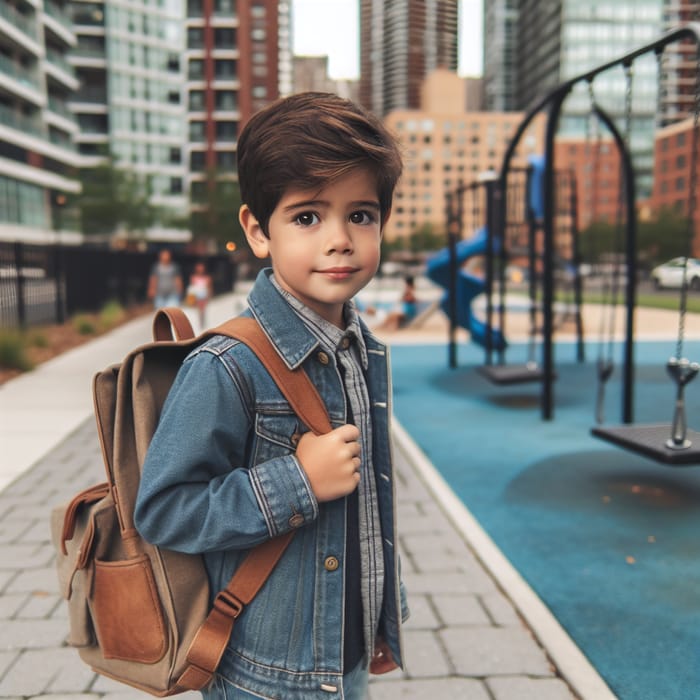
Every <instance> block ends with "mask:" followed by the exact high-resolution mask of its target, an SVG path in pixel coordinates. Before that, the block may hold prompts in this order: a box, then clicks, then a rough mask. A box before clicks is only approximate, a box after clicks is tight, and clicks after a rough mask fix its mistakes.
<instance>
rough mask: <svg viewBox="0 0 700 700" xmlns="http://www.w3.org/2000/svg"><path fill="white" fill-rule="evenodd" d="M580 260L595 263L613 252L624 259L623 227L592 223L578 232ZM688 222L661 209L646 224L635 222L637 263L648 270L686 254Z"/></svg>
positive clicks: (669, 210)
mask: <svg viewBox="0 0 700 700" xmlns="http://www.w3.org/2000/svg"><path fill="white" fill-rule="evenodd" d="M580 235H581V238H580V247H581V252H582V256H583V259H584V260H586V261H587V262H591V263H595V262H598V261H600V260H601V258H605V257H609V256H610V254H611V253H613V252H615V251H616V252H617V253H618V254H619V255H624V251H625V225H624V223H623V224H622V226H617V225H616V224H609V223H605V222H595V223H593V224H591V225H590V226H589V227H588V228H586V229H585V230H584V231H582V232H581V234H580ZM687 237H688V220H687V219H686V218H685V217H684V216H681V215H680V214H678V213H677V212H675V211H673V210H671V209H662V210H661V211H659V212H657V213H656V216H655V217H654V218H653V219H650V220H649V221H638V222H637V259H638V260H639V261H640V262H641V263H643V264H645V265H646V266H647V267H649V268H651V267H653V266H654V265H656V264H658V263H661V262H664V261H666V260H668V259H670V258H675V257H677V256H680V255H685V254H686V253H687V252H688V238H687Z"/></svg>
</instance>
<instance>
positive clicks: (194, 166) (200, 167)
mask: <svg viewBox="0 0 700 700" xmlns="http://www.w3.org/2000/svg"><path fill="white" fill-rule="evenodd" d="M205 167H206V154H205V153H204V151H192V152H191V153H190V170H192V172H195V173H201V172H204V169H205Z"/></svg>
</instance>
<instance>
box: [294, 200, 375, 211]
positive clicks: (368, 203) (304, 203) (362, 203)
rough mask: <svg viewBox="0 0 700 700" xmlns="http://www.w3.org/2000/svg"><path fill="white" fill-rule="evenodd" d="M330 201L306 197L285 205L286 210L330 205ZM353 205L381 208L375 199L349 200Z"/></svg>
mask: <svg viewBox="0 0 700 700" xmlns="http://www.w3.org/2000/svg"><path fill="white" fill-rule="evenodd" d="M328 205H329V202H328V201H327V200H325V199H305V200H303V201H301V202H293V203H292V204H288V205H287V206H286V207H284V211H285V212H289V211H293V210H294V209H301V208H304V207H318V206H328ZM349 205H350V206H351V207H366V208H370V209H377V210H378V209H380V208H381V207H380V206H379V201H377V200H374V199H360V200H357V201H355V202H349Z"/></svg>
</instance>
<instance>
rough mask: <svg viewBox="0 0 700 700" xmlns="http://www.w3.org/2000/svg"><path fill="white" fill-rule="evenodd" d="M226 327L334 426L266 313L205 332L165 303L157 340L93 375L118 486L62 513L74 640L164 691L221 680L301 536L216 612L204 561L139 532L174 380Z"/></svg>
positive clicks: (283, 539)
mask: <svg viewBox="0 0 700 700" xmlns="http://www.w3.org/2000/svg"><path fill="white" fill-rule="evenodd" d="M173 331H174V335H175V338H173ZM215 334H223V335H228V336H231V337H234V338H237V339H239V340H240V341H242V342H244V343H245V344H246V345H248V346H249V347H250V348H251V349H252V350H253V351H254V352H255V353H256V355H257V356H258V358H259V359H260V360H261V362H262V363H263V364H264V365H265V367H266V368H267V370H268V371H269V372H270V375H271V376H272V377H273V379H274V380H275V382H276V383H277V386H278V387H279V388H280V390H281V391H282V393H283V394H284V395H285V396H286V398H287V400H288V401H289V403H290V405H291V406H292V408H293V409H294V411H295V412H296V413H297V415H298V416H299V418H300V419H301V420H302V421H303V422H304V423H305V424H306V425H307V426H308V427H309V428H310V429H311V430H313V431H314V432H316V433H317V434H320V433H324V432H328V431H329V430H330V429H331V426H330V422H329V419H328V415H327V413H326V410H325V407H324V405H323V402H322V400H321V398H320V396H319V394H318V392H317V391H316V388H315V387H314V386H313V384H312V383H311V381H310V380H309V378H308V376H307V375H306V373H305V372H304V371H303V370H294V371H292V370H290V369H288V368H287V366H286V365H285V364H284V362H283V361H282V359H281V358H280V356H279V355H278V354H277V352H276V351H275V349H274V348H273V346H272V345H271V344H270V342H269V340H268V339H267V337H266V335H265V333H264V332H263V331H262V329H261V328H260V326H259V325H258V323H257V322H256V321H255V320H254V319H252V318H242V317H239V318H235V319H231V320H230V321H227V322H226V323H224V324H223V325H221V326H219V327H218V328H215V329H213V330H211V331H207V332H206V333H203V334H202V335H200V336H198V337H197V338H194V337H193V336H194V334H193V332H192V327H191V325H190V323H189V320H188V319H187V317H186V316H185V314H184V312H183V311H181V310H180V309H163V310H160V311H159V312H157V313H156V315H155V318H154V321H153V338H154V341H153V342H152V343H149V344H147V345H143V346H141V347H139V348H136V349H135V350H133V351H132V352H130V353H129V354H128V355H127V356H126V358H125V359H124V361H123V362H122V363H121V364H120V365H115V366H112V367H109V368H107V369H106V370H104V371H102V372H99V373H98V374H97V375H96V376H95V378H94V381H93V398H94V405H95V417H96V420H97V430H98V436H99V439H100V444H101V447H102V455H103V458H104V463H105V470H106V473H107V481H106V482H104V483H101V484H97V485H95V486H92V487H90V488H88V489H85V490H84V491H82V492H80V493H78V494H77V495H76V496H75V497H74V498H73V499H72V500H71V501H70V502H69V503H68V504H65V505H62V506H59V507H57V508H55V509H54V511H53V513H52V518H51V531H52V540H53V543H54V547H55V548H56V551H57V555H56V565H57V569H58V578H59V585H60V591H61V593H62V594H63V596H64V597H65V598H66V599H67V601H68V613H69V636H68V643H69V645H71V646H75V647H77V648H78V651H79V654H80V656H81V658H82V659H83V661H85V662H86V663H87V664H89V665H90V666H91V667H92V668H93V670H94V671H96V672H97V673H100V674H102V675H105V676H108V677H110V678H113V679H115V680H118V681H121V682H123V683H127V684H129V685H131V686H134V687H136V688H139V689H141V690H144V691H146V692H148V693H151V694H152V695H157V696H166V695H175V694H177V693H181V692H184V691H187V690H199V689H201V688H203V687H205V686H206V685H207V684H208V683H209V682H210V681H211V679H212V677H213V674H214V671H215V670H216V667H217V666H218V664H219V661H220V659H221V656H222V654H223V652H224V649H225V647H226V643H227V642H228V639H229V637H230V635H231V630H232V629H233V623H234V621H235V619H236V618H237V617H238V615H240V614H241V612H242V611H243V608H244V606H245V605H246V604H247V603H249V602H250V601H251V600H252V599H253V597H254V596H255V594H256V593H257V591H258V590H259V589H260V588H261V587H262V585H263V584H264V582H265V579H266V578H267V576H268V575H269V574H270V573H271V572H272V569H273V568H274V566H275V564H276V563H277V561H278V560H279V558H280V557H281V556H282V554H283V552H284V549H285V547H286V546H287V544H288V543H289V541H290V540H291V537H292V535H293V532H290V533H287V534H285V535H282V536H279V537H276V538H273V539H270V540H268V541H266V542H264V543H263V544H261V545H258V546H257V547H255V548H253V549H252V550H251V551H250V553H249V554H248V556H247V557H246V559H245V560H244V561H243V563H242V564H241V566H240V567H239V568H238V570H237V571H236V573H235V574H234V576H233V578H232V579H231V581H230V582H229V584H228V586H227V587H226V589H224V590H223V591H221V592H219V594H218V595H217V596H216V598H215V600H214V603H213V606H211V608H210V604H209V600H210V591H209V584H208V580H207V574H206V570H205V568H204V562H203V559H202V557H201V556H200V555H192V554H183V553H180V552H174V551H170V550H166V549H163V548H160V547H156V546H154V545H151V544H149V543H148V542H146V541H145V540H144V539H142V538H141V536H140V535H139V533H138V532H137V531H136V529H135V528H134V523H133V513H134V505H135V501H136V494H137V491H138V485H139V479H140V473H141V467H142V465H143V461H144V458H145V455H146V450H147V448H148V445H149V443H150V441H151V438H152V436H153V433H154V432H155V429H156V426H157V424H158V419H159V416H160V412H161V410H162V407H163V403H164V401H165V398H166V396H167V394H168V391H169V389H170V386H171V385H172V383H173V380H174V379H175V375H176V374H177V371H178V369H179V367H180V365H181V364H182V362H183V360H184V359H185V358H186V357H187V355H188V354H189V353H190V352H191V351H192V350H193V349H194V348H195V347H197V346H198V345H199V344H201V343H202V342H204V341H205V340H206V339H207V338H209V337H211V336H213V335H215Z"/></svg>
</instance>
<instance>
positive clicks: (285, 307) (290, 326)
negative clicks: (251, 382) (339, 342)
mask: <svg viewBox="0 0 700 700" xmlns="http://www.w3.org/2000/svg"><path fill="white" fill-rule="evenodd" d="M271 275H272V268H265V269H264V270H261V271H260V272H259V273H258V277H257V279H256V280H255V284H254V285H253V288H252V289H251V291H250V294H249V295H248V304H249V306H250V310H251V312H252V313H253V316H255V318H256V320H257V321H258V323H259V324H260V326H261V327H262V329H263V331H265V334H266V335H267V337H268V338H269V339H270V342H271V343H272V344H273V345H274V346H275V348H276V349H277V352H278V353H279V354H280V357H281V358H282V359H283V360H284V361H285V363H286V364H287V366H288V367H289V368H290V369H295V368H296V367H298V366H299V365H300V364H301V363H302V362H304V360H305V359H306V358H307V357H308V356H309V355H310V354H311V353H312V352H313V351H314V350H315V349H316V348H317V347H318V345H319V341H318V339H317V338H316V337H315V336H314V334H313V333H311V331H310V330H309V329H308V328H307V327H306V326H305V325H304V322H303V321H302V320H301V319H300V318H299V316H297V314H295V313H294V311H293V310H292V309H291V308H290V306H289V304H288V303H287V302H286V301H285V299H284V298H283V297H282V295H281V294H280V293H279V292H278V291H277V289H276V288H275V286H274V285H273V284H272V282H271V281H270V276H271Z"/></svg>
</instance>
